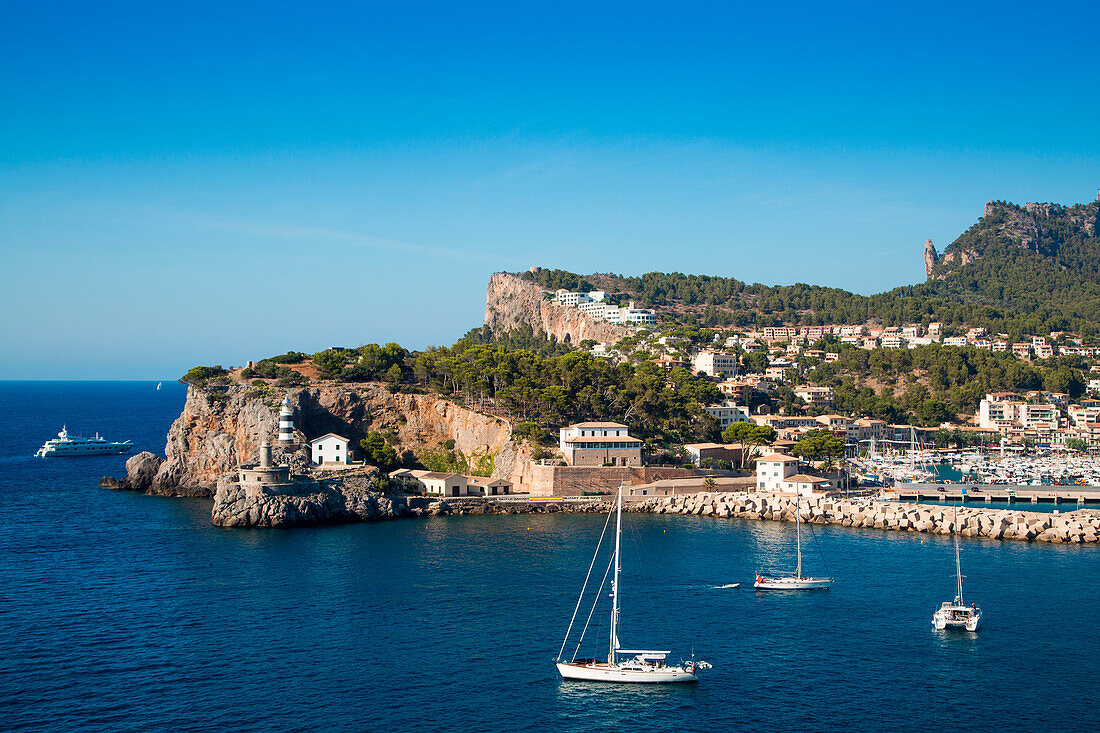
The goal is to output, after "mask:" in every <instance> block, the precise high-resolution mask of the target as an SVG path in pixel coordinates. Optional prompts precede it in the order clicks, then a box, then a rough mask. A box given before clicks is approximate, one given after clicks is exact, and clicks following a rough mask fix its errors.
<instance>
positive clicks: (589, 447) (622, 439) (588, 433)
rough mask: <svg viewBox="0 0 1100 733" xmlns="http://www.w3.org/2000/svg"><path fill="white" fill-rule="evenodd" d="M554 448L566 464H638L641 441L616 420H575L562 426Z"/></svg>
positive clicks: (640, 461) (639, 462) (639, 461)
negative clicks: (558, 451) (558, 449)
mask: <svg viewBox="0 0 1100 733" xmlns="http://www.w3.org/2000/svg"><path fill="white" fill-rule="evenodd" d="M558 447H559V448H561V452H562V456H563V457H564V458H565V462H566V463H568V464H569V465H570V466H606V465H612V466H640V465H642V441H640V440H638V439H637V438H632V437H630V435H629V434H628V431H627V426H626V425H623V424H621V423H617V422H579V423H575V424H573V425H570V426H569V427H566V428H562V429H561V432H560V433H559V438H558Z"/></svg>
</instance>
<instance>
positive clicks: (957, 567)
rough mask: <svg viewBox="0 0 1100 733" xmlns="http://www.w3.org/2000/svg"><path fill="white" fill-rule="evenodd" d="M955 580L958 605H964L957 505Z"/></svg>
mask: <svg viewBox="0 0 1100 733" xmlns="http://www.w3.org/2000/svg"><path fill="white" fill-rule="evenodd" d="M953 523H954V525H955V579H956V581H957V582H958V584H959V605H960V606H963V605H966V604H965V603H963V575H962V564H961V563H960V562H959V505H958V504H956V505H955V520H954V522H953Z"/></svg>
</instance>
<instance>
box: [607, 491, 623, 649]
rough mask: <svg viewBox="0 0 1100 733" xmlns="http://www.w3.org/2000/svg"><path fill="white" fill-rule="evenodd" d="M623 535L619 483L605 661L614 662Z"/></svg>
mask: <svg viewBox="0 0 1100 733" xmlns="http://www.w3.org/2000/svg"><path fill="white" fill-rule="evenodd" d="M622 535H623V487H622V485H621V484H620V485H619V497H618V506H617V507H616V509H615V576H614V579H613V580H612V581H611V642H610V645H609V646H610V648H609V649H608V651H607V663H608V664H614V663H615V647H617V646H618V645H619V636H618V631H619V629H618V627H619V546H620V544H621V541H622Z"/></svg>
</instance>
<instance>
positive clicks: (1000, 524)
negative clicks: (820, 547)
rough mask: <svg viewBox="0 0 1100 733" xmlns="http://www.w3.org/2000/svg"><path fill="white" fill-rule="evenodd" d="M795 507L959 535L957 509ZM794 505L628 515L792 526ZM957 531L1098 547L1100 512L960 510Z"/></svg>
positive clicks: (727, 498) (705, 500)
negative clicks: (772, 522)
mask: <svg viewBox="0 0 1100 733" xmlns="http://www.w3.org/2000/svg"><path fill="white" fill-rule="evenodd" d="M797 503H798V505H799V507H800V509H799V510H800V511H801V513H802V521H804V522H810V523H812V524H834V525H840V526H842V527H857V528H866V529H879V530H893V531H898V532H924V533H927V534H942V535H947V534H951V533H952V532H953V531H954V530H955V516H956V515H955V509H954V507H947V506H928V505H925V504H905V503H899V502H896V501H880V500H875V499H844V498H838V497H828V496H813V497H803V498H801V499H799V500H798V502H797ZM795 505H796V501H795V497H793V496H786V495H781V494H762V493H702V494H690V495H687V496H674V497H664V498H661V497H653V498H651V499H645V500H642V501H639V502H634V503H632V504H631V506H630V510H631V511H636V512H649V513H654V514H693V515H703V516H714V517H733V518H742V519H758V520H761V519H762V520H776V521H785V522H793V521H795V511H796V509H795ZM958 530H959V534H960V535H962V536H963V537H988V538H990V539H998V540H1025V541H1026V540H1032V541H1037V542H1055V543H1066V544H1089V543H1097V542H1100V512H1097V511H1094V510H1091V509H1085V510H1080V511H1074V512H1067V513H1064V514H1051V513H1047V512H1025V511H1016V510H1011V509H993V508H988V509H987V508H984V507H983V508H973V507H959V508H958Z"/></svg>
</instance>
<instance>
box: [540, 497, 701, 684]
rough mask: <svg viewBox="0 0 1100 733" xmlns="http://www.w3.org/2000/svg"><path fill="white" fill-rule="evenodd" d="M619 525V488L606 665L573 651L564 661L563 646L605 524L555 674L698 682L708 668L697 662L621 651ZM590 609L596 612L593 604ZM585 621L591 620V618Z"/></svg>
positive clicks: (640, 651)
mask: <svg viewBox="0 0 1100 733" xmlns="http://www.w3.org/2000/svg"><path fill="white" fill-rule="evenodd" d="M610 521H611V515H610V513H609V514H608V522H610ZM622 524H623V489H622V486H620V487H619V496H618V500H617V502H616V509H615V552H614V555H613V556H612V559H611V562H612V563H613V566H614V570H615V572H614V575H613V578H612V581H611V638H610V643H609V645H608V646H609V648H608V652H607V661H606V662H605V661H602V660H599V659H577V653H576V650H574V653H573V655H572V657H570V658H569V659H568V660H566V659H565V658H564V654H565V645H566V644H568V643H569V634H570V632H571V631H572V630H573V622H574V621H576V618H577V611H579V610H580V607H581V602H582V601H583V600H584V592H585V588H587V587H588V581H589V579H591V577H592V569H593V568H594V567H595V565H596V557H597V556H598V555H599V552H600V545H601V544H602V543H603V538H604V535H605V534H606V532H607V524H605V525H604V531H603V532H601V533H600V541H599V542H597V543H596V553H595V555H593V557H592V564H591V565H589V566H588V576H587V577H586V578H585V579H584V585H583V586H582V587H581V596H580V598H578V599H577V607H576V608H575V609H573V619H572V620H571V621H570V622H569V629H568V630H566V632H565V640H564V641H562V644H561V650H560V651H559V652H558V657H557V660H556V663H557V668H558V672H559V673H560V674H561V676H562V677H563V678H565V679H567V680H587V681H589V682H641V683H662V682H666V683H667V682H698V678H697V677H696V676H695V671H696V670H697V669H709V668H710V666H711V665H710V664H708V663H707V662H702V661H699V662H696V661H695V660H694V659H693V660H691V661H690V662H681V663H680V664H677V665H669V664H667V663H666V662H665V658H666V657H667V656H668V654H669V652H667V651H651V650H645V649H621V648H620V647H619V565H620V563H619V556H620V548H621V545H622ZM609 569H610V568H609ZM606 581H607V574H606V573H605V574H604V581H603V582H601V583H600V589H599V591H597V600H598V598H599V595H600V594H602V592H603V583H604V582H606ZM592 608H593V610H595V604H593V606H592ZM588 618H589V620H591V618H592V616H591V614H589V617H588ZM587 629H588V623H587V622H586V623H585V625H584V629H583V630H582V631H581V639H580V640H579V641H578V642H577V649H578V650H579V649H580V645H581V642H582V641H583V640H584V632H585V631H587Z"/></svg>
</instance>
